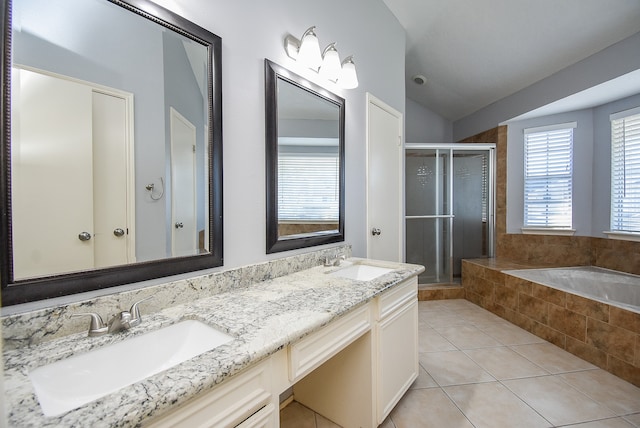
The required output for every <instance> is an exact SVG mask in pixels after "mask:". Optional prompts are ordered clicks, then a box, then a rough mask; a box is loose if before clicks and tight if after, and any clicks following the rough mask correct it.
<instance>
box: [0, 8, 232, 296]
mask: <svg viewBox="0 0 640 428" xmlns="http://www.w3.org/2000/svg"><path fill="white" fill-rule="evenodd" d="M9 8H12V10H11V11H10V12H11V13H8V12H9ZM2 10H3V12H4V14H3V16H10V17H11V22H10V23H7V24H8V25H6V26H5V28H7V31H6V32H5V33H3V43H2V45H3V47H4V56H3V58H4V61H3V73H2V78H3V82H2V83H3V84H2V89H3V101H4V103H3V106H2V108H3V119H4V122H3V124H2V126H3V129H2V135H3V141H2V144H3V151H2V153H3V159H2V167H3V171H2V176H3V181H2V195H3V202H6V204H5V208H3V216H2V219H3V224H2V226H3V227H2V233H3V240H2V241H3V242H6V243H7V248H6V251H5V253H4V257H3V261H2V263H3V265H2V287H3V290H2V291H3V293H2V304H3V305H8V304H15V303H20V302H24V301H30V300H37V299H42V298H47V297H52V296H56V295H63V294H71V293H75V292H79V291H86V290H89V289H96V288H103V287H108V286H113V285H118V284H123V283H127V282H133V281H139V280H143V279H150V278H154V277H159V276H165V275H169V274H175V273H181V272H187V271H191V270H197V269H203V268H207V267H213V266H219V265H221V264H222V243H221V236H222V233H221V232H222V222H221V212H222V210H221V203H222V198H221V174H222V171H221V162H222V161H221V144H222V142H221V138H222V132H221V114H220V99H221V96H220V87H219V84H218V82H216V81H214V79H213V78H214V76H215V77H218V76H219V74H220V69H221V65H220V38H219V37H217V36H215V35H214V34H212V33H210V32H208V31H207V30H204V29H203V28H201V27H198V26H196V25H195V24H193V23H191V22H189V21H186V20H185V19H183V18H181V17H179V16H177V15H175V14H173V13H172V12H169V11H167V10H165V9H162V8H160V7H158V6H156V5H155V4H153V3H150V2H148V1H146V0H130V1H120V0H21V1H18V2H13V6H11V4H10V2H9V1H7V0H2ZM145 11H153V15H151V14H149V13H147V12H145ZM116 27H117V28H118V31H113V28H116ZM9 41H11V42H10V43H9ZM9 94H10V98H9ZM9 99H10V104H9V103H8V102H7V100H9ZM210 184H212V185H210ZM9 208H10V210H9ZM5 209H6V210H7V211H6V215H5V211H4V210H5ZM4 238H6V239H4Z"/></svg>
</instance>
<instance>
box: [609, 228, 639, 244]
mask: <svg viewBox="0 0 640 428" xmlns="http://www.w3.org/2000/svg"><path fill="white" fill-rule="evenodd" d="M602 233H604V234H605V235H607V238H609V239H618V240H622V241H635V242H640V233H638V232H620V231H611V230H609V231H604V232H602Z"/></svg>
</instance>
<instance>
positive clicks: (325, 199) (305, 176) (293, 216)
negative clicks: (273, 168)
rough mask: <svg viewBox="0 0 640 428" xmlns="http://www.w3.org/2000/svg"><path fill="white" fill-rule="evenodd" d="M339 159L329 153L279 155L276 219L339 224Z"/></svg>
mask: <svg viewBox="0 0 640 428" xmlns="http://www.w3.org/2000/svg"><path fill="white" fill-rule="evenodd" d="M338 177H339V157H338V155H337V154H329V153H318V154H314V153H304V154H299V153H280V154H279V156H278V220H283V221H336V222H337V221H338V213H339V203H340V185H339V180H338Z"/></svg>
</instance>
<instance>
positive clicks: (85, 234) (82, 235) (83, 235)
mask: <svg viewBox="0 0 640 428" xmlns="http://www.w3.org/2000/svg"><path fill="white" fill-rule="evenodd" d="M78 239H79V240H81V241H88V240H89V239H91V234H90V233H89V232H82V233H80V234H79V235H78Z"/></svg>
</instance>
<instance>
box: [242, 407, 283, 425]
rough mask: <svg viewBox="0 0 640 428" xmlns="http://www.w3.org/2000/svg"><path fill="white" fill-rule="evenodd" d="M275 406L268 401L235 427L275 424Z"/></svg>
mask: <svg viewBox="0 0 640 428" xmlns="http://www.w3.org/2000/svg"><path fill="white" fill-rule="evenodd" d="M275 408H276V406H274V405H273V403H269V404H267V405H266V406H264V407H263V408H262V409H260V410H259V411H257V412H256V413H255V414H253V415H251V417H250V418H249V419H247V420H245V421H244V422H242V423H241V424H240V425H238V426H237V427H236V428H270V427H275V426H276V421H275V418H274V412H275Z"/></svg>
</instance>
